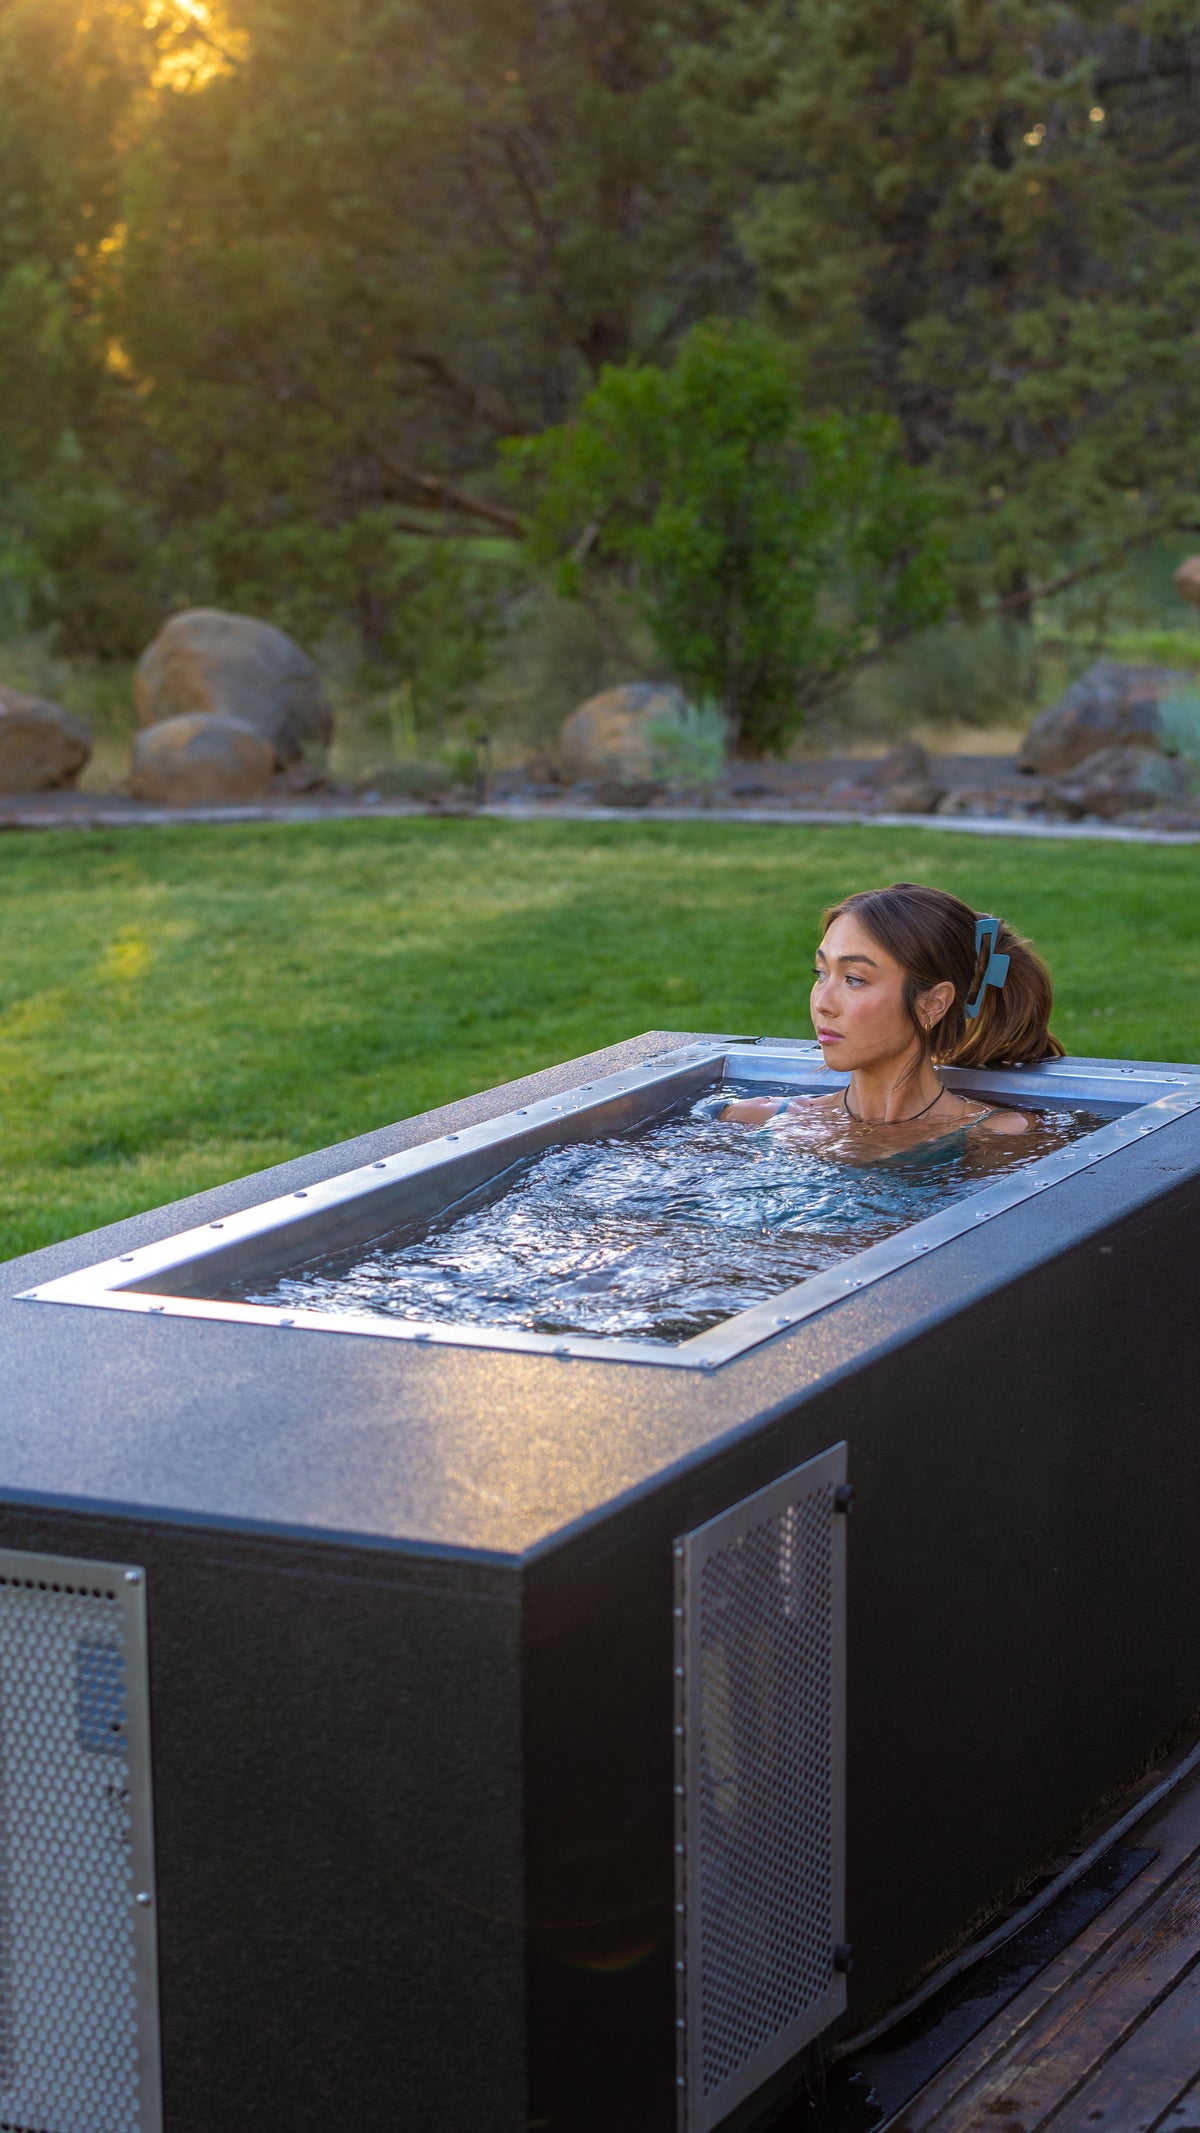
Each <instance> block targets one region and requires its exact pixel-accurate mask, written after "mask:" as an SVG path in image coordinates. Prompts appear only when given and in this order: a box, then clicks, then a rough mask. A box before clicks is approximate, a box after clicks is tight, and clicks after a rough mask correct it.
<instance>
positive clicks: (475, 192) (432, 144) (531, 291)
mask: <svg viewBox="0 0 1200 2133" xmlns="http://www.w3.org/2000/svg"><path fill="white" fill-rule="evenodd" d="M702 12H703V10H702V5H701V0H658V4H657V5H656V6H655V7H654V8H653V9H650V10H647V9H646V8H645V7H644V6H643V5H641V4H640V0H589V4H587V5H582V4H574V0H572V4H570V5H567V6H561V5H558V4H556V0H453V4H450V5H447V4H445V0H410V4H408V5H404V6H400V5H396V4H394V0H313V4H311V5H307V6H305V7H299V6H297V5H295V4H294V0H292V4H288V5H283V4H280V0H242V5H241V6H240V8H239V11H238V17H237V19H238V23H239V27H240V29H241V31H242V33H243V34H244V39H245V49H244V52H243V53H242V55H241V56H240V57H236V58H235V59H234V60H233V61H232V62H231V63H230V64H229V65H228V66H227V67H226V68H225V69H224V70H223V71H222V70H218V71H217V72H216V73H214V75H213V76H212V78H211V79H209V80H208V81H207V82H206V83H205V84H204V86H203V87H202V89H201V90H200V91H199V92H197V93H192V94H186V95H169V94H168V95H162V96H160V97H159V99H158V101H157V103H156V105H155V108H154V112H153V114H152V118H151V120H150V122H149V124H148V125H147V126H146V128H145V129H144V131H143V135H142V138H141V142H140V145H139V146H138V148H137V150H136V152H135V154H134V155H133V156H132V157H131V159H130V162H129V165H128V169H127V174H126V184H125V206H124V229H123V233H122V238H121V244H120V248H119V253H118V255H117V257H116V259H115V264H114V273H113V279H112V290H113V294H112V300H111V306H110V312H109V317H110V320H111V328H112V332H113V335H114V337H115V338H116V339H117V340H118V341H119V343H120V345H121V347H122V349H123V350H124V351H125V353H126V356H127V358H128V361H129V364H130V367H131V372H132V375H133V376H134V377H135V378H136V380H137V381H138V385H139V389H140V392H141V396H142V407H143V412H144V415H145V419H146V422H147V424H148V426H149V428H150V431H151V433H152V435H153V438H154V440H155V442H156V444H157V445H158V447H159V448H160V449H161V451H162V453H163V455H164V462H165V463H166V464H168V465H169V467H170V469H171V477H170V480H168V481H165V482H164V483H163V485H162V505H163V514H164V519H165V520H167V521H169V522H170V523H172V524H173V525H175V526H176V527H180V526H182V527H191V528H194V529H196V531H197V532H198V533H199V535H200V540H199V543H198V548H199V553H200V560H199V562H198V564H197V574H198V575H199V577H200V578H201V579H203V578H205V577H206V578H207V583H208V584H209V585H210V586H211V589H212V592H213V594H214V595H215V596H218V597H224V598H243V597H247V596H248V592H249V590H250V589H251V588H252V589H253V591H254V594H255V597H257V598H259V599H264V598H265V599H266V600H267V601H268V602H269V604H270V605H271V606H272V607H273V609H274V610H276V611H279V610H280V609H281V608H282V609H284V610H287V611H289V612H291V613H292V614H293V615H295V616H297V618H299V616H300V615H301V614H311V613H312V612H315V611H318V610H320V609H321V608H322V607H323V606H324V608H325V611H326V612H327V613H330V614H334V613H336V614H339V615H350V616H353V618H354V619H355V621H356V622H357V624H358V627H359V630H360V634H361V636H362V638H363V641H364V643H365V644H366V645H367V646H368V647H369V648H370V649H372V650H373V651H375V652H377V653H379V654H381V655H382V656H390V654H391V649H392V647H393V644H394V638H395V628H396V626H397V599H402V597H403V595H402V592H401V591H400V590H399V588H400V587H401V585H402V582H403V583H409V582H411V575H412V562H413V551H412V547H411V539H410V536H414V535H415V536H418V537H419V538H420V539H421V540H422V541H424V542H428V541H429V540H431V539H439V538H443V537H445V536H450V537H452V538H455V539H457V538H459V537H461V536H465V535H478V534H481V533H487V532H491V533H493V534H499V535H501V536H507V537H508V538H510V539H511V538H513V537H515V536H516V535H517V534H519V531H520V528H519V525H518V523H517V521H516V519H515V518H514V515H513V513H512V512H511V510H509V509H508V508H507V507H506V506H505V504H504V503H503V501H502V500H501V499H500V498H498V497H497V496H496V495H495V494H494V493H491V491H490V486H489V480H488V475H489V471H490V469H491V466H492V463H493V460H494V455H495V447H496V443H497V440H498V439H499V438H500V437H502V436H504V435H508V434H511V433H513V432H523V433H528V432H535V431H537V430H539V429H541V428H542V427H544V426H545V425H546V424H547V423H548V422H554V421H557V420H560V419H561V418H562V417H563V416H564V415H565V414H567V413H568V412H569V411H570V409H571V408H572V407H573V406H574V405H575V403H576V401H577V399H578V395H579V392H580V390H581V389H582V387H584V386H585V385H586V383H587V382H588V381H589V380H590V379H591V378H593V377H594V376H595V374H596V372H597V370H598V368H599V366H600V365H601V364H602V363H603V362H604V361H607V360H612V359H621V358H623V357H625V356H626V355H628V354H629V353H630V352H631V351H635V350H646V349H652V348H653V347H655V346H657V345H659V344H660V343H661V342H663V341H666V340H669V339H670V336H671V334H672V333H673V332H674V331H675V330H676V327H677V325H678V323H679V322H680V321H681V320H683V321H685V322H686V321H688V320H690V319H691V318H693V317H694V316H696V315H697V313H698V312H700V311H703V310H704V309H707V308H709V307H710V306H711V304H712V303H713V302H717V301H720V300H721V299H722V297H723V296H724V295H726V294H727V293H728V287H729V284H730V279H731V272H732V269H731V264H730V263H731V260H732V258H733V255H732V253H731V251H730V248H729V247H728V246H727V245H726V244H724V242H723V239H722V231H723V227H724V224H723V207H722V204H721V203H720V202H718V201H716V200H715V198H714V196H713V187H712V185H711V184H710V182H709V180H708V178H707V176H706V175H705V173H704V171H703V170H702V169H700V168H697V167H694V165H693V164H692V163H690V162H689V161H688V157H689V155H690V144H689V143H688V142H687V141H686V138H685V137H684V130H683V127H682V121H681V116H680V111H679V97H678V92H677V90H676V88H675V84H674V72H673V54H674V51H675V49H676V46H677V45H679V44H685V43H686V40H687V37H688V36H689V35H690V34H694V33H695V32H696V30H697V27H698V24H699V22H700V19H701V15H702ZM406 543H407V545H405V544H406ZM352 572H357V577H356V579H355V580H354V581H353V582H352V581H351V580H352Z"/></svg>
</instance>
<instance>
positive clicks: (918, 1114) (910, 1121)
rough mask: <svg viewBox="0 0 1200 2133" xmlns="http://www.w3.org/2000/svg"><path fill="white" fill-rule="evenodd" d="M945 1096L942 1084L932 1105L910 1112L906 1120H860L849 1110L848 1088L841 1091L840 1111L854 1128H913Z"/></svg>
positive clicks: (944, 1086)
mask: <svg viewBox="0 0 1200 2133" xmlns="http://www.w3.org/2000/svg"><path fill="white" fill-rule="evenodd" d="M945 1094H946V1084H945V1082H943V1083H942V1086H941V1088H940V1089H939V1090H938V1092H937V1095H936V1096H935V1097H934V1099H933V1103H928V1104H926V1106H925V1109H924V1111H914V1112H912V1113H911V1115H910V1116H909V1117H908V1118H860V1117H859V1115H858V1113H857V1111H852V1110H851V1109H850V1090H849V1087H846V1088H844V1089H843V1090H842V1109H843V1111H844V1112H845V1114H846V1116H847V1118H852V1119H853V1120H854V1123H855V1125H856V1126H915V1125H916V1122H917V1120H918V1119H919V1118H924V1117H925V1116H926V1115H927V1113H928V1112H930V1111H932V1109H933V1104H940V1102H941V1100H942V1098H943V1096H944V1095H945Z"/></svg>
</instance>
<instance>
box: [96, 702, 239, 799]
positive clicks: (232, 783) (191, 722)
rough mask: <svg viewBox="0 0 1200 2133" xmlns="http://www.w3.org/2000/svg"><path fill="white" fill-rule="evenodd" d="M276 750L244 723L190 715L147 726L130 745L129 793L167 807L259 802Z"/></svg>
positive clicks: (209, 714) (213, 714)
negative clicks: (233, 801) (131, 751)
mask: <svg viewBox="0 0 1200 2133" xmlns="http://www.w3.org/2000/svg"><path fill="white" fill-rule="evenodd" d="M274 770H275V751H274V749H273V748H272V746H271V743H270V741H268V740H264V738H263V736H262V734H261V733H258V732H256V731H255V729H254V727H253V726H249V725H247V724H246V721H245V720H244V719H240V718H227V717H225V716H224V714H223V713H221V712H207V711H192V712H189V713H187V714H186V715H185V716H184V717H182V718H166V719H163V720H162V721H161V722H160V724H158V725H157V726H147V727H145V728H144V729H143V731H142V732H141V733H139V734H138V735H137V738H136V739H135V741H134V744H133V760H132V765H131V769H130V778H129V790H130V792H131V793H132V794H133V797H134V799H135V800H157V801H158V802H159V803H160V804H163V805H165V806H167V807H211V806H213V805H214V804H219V803H220V802H221V801H223V800H225V801H228V800H259V799H261V798H262V796H263V794H264V793H266V792H269V791H270V789H271V779H272V776H273V774H274Z"/></svg>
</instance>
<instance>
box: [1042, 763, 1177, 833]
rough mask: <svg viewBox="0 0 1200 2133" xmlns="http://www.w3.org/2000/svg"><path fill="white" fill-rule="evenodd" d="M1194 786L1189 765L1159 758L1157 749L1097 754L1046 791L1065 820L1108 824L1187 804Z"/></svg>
mask: <svg viewBox="0 0 1200 2133" xmlns="http://www.w3.org/2000/svg"><path fill="white" fill-rule="evenodd" d="M1192 780H1193V772H1192V768H1191V766H1190V764H1188V763H1184V762H1180V761H1178V760H1173V759H1172V758H1170V757H1168V756H1165V755H1159V753H1158V751H1157V749H1155V748H1132V747H1125V748H1101V749H1099V750H1098V751H1097V753H1096V754H1095V755H1089V756H1088V757H1087V758H1086V759H1085V761H1084V762H1082V763H1080V764H1079V765H1077V767H1076V768H1075V769H1074V770H1073V771H1071V772H1070V773H1069V774H1068V775H1067V776H1066V777H1064V778H1058V779H1056V780H1055V782H1054V784H1053V786H1052V787H1051V788H1050V790H1051V793H1052V795H1053V797H1054V798H1055V799H1057V800H1058V801H1059V802H1060V803H1061V805H1062V806H1063V807H1064V808H1065V809H1066V810H1067V812H1068V813H1069V814H1072V815H1102V816H1103V817H1105V819H1106V820H1111V819H1112V818H1113V817H1114V816H1115V815H1128V814H1133V813H1140V812H1144V811H1145V810H1146V809H1147V808H1153V807H1161V806H1163V804H1164V803H1165V802H1167V801H1169V800H1182V799H1185V798H1186V797H1187V795H1188V794H1189V793H1190V792H1191V790H1192Z"/></svg>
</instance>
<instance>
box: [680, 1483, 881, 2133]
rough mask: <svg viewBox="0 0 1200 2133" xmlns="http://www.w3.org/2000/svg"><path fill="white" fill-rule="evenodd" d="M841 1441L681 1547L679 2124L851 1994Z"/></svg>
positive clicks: (731, 2090)
mask: <svg viewBox="0 0 1200 2133" xmlns="http://www.w3.org/2000/svg"><path fill="white" fill-rule="evenodd" d="M845 1467H846V1458H845V1446H844V1445H839V1446H837V1447H836V1448H835V1449H834V1450H833V1451H831V1452H828V1453H825V1454H822V1456H821V1457H820V1458H819V1459H816V1460H812V1461H810V1462H808V1464H807V1465H805V1466H804V1467H801V1468H800V1469H798V1470H797V1471H796V1472H795V1473H793V1474H791V1475H788V1476H787V1477H785V1479H784V1480H783V1481H781V1482H778V1483H775V1484H773V1485H772V1486H771V1487H770V1488H769V1489H765V1490H763V1491H761V1492H759V1493H758V1494H757V1495H756V1496H754V1497H751V1498H749V1499H747V1500H746V1501H745V1502H743V1503H741V1504H739V1505H735V1506H734V1508H733V1509H732V1510H731V1511H728V1512H726V1513H723V1514H722V1516H721V1517H720V1518H717V1519H714V1520H712V1521H711V1522H710V1523H709V1524H708V1525H706V1526H703V1527H700V1528H699V1529H697V1531H696V1532H694V1533H691V1534H689V1535H687V1536H686V1537H685V1539H684V1541H683V1542H682V1543H681V1544H680V1548H679V1551H678V1553H677V1564H678V1567H679V1572H680V1589H679V1602H678V1607H677V1618H678V1622H679V1628H680V1645H681V1650H680V1658H679V1661H678V1663H677V1671H676V1679H677V1683H678V1685H679V1691H680V1695H679V1720H678V1727H677V1739H678V1742H679V1747H680V1783H679V1786H678V1787H677V1799H678V1802H679V1838H678V1846H679V1849H678V1853H677V1856H678V1860H679V1866H680V1876H679V1879H680V1899H679V1900H680V1903H681V1906H682V1909H681V1911H680V1913H679V1918H680V1962H681V1964H682V1968H681V1969H680V1971H679V1972H678V1975H679V1978H680V1987H681V1991H680V2021H681V2025H682V2026H681V2028H680V2030H679V2035H680V2040H681V2053H680V2065H679V2091H680V2101H681V2105H682V2107H683V2108H682V2112H681V2123H682V2124H683V2125H684V2127H685V2128H686V2129H687V2133H704V2129H705V2128H708V2127H710V2126H715V2125H717V2124H719V2122H720V2120H721V2119H722V2118H723V2117H724V2116H725V2115H726V2113H727V2112H728V2111H730V2110H731V2109H732V2108H733V2107H734V2105H735V2104H737V2103H738V2102H740V2101H741V2100H742V2099H743V2098H745V2097H746V2096H748V2095H750V2094H752V2093H753V2091H754V2089H755V2088H757V2087H758V2086H759V2085H760V2083H761V2082H762V2081H764V2080H766V2079H767V2078H768V2076H769V2075H770V2074H771V2073H773V2072H774V2071H775V2070H776V2069H777V2068H778V2067H780V2066H782V2065H784V2064H785V2063H786V2061H787V2060H788V2059H789V2058H790V2057H791V2056H793V2055H794V2054H795V2053H796V2052H797V2051H798V2050H799V2049H800V2048H801V2046H802V2045H803V2044H805V2043H806V2042H807V2041H808V2040H809V2039H810V2038H811V2037H813V2036H816V2035H817V2034H819V2032H820V2031H821V2030H822V2029H823V2028H825V2027H826V2026H827V2024H828V2023H829V2022H830V2021H831V2020H832V2019H833V2016H834V2015H835V2014H836V2013H837V2012H839V2011H840V2009H841V2007H842V2006H843V2005H844V2001H845V1985H844V1980H843V1979H842V1978H841V1977H840V1976H838V1975H837V1974H836V1973H835V1971H834V1967H833V1952H834V1948H835V1945H836V1944H837V1942H838V1941H840V1940H841V1939H842V1938H843V1931H844V1928H843V1920H842V1885H843V1871H842V1820H843V1800H842V1793H843V1762H844V1753H843V1732H844V1708H845V1688H844V1641H845V1640H844V1611H845V1603H844V1588H845V1576H844V1561H845V1527H846V1521H845V1518H844V1517H842V1516H840V1515H839V1514H838V1512H837V1511H836V1510H835V1506H834V1495H835V1490H836V1489H837V1487H838V1484H839V1483H840V1482H841V1481H843V1480H844V1477H845Z"/></svg>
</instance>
